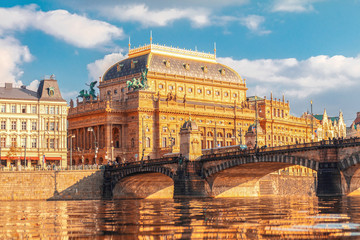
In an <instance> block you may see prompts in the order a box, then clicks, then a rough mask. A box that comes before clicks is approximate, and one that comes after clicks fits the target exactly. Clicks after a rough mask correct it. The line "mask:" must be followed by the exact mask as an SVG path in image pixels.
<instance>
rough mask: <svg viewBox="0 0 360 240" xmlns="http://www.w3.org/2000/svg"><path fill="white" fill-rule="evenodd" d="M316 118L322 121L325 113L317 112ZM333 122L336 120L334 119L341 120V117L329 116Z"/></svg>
mask: <svg viewBox="0 0 360 240" xmlns="http://www.w3.org/2000/svg"><path fill="white" fill-rule="evenodd" d="M314 118H316V119H317V120H320V121H322V120H323V118H324V115H323V114H321V115H320V114H315V115H314ZM328 118H329V119H330V120H331V121H332V122H334V121H337V122H338V121H339V117H328Z"/></svg>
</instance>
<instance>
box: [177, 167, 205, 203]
mask: <svg viewBox="0 0 360 240" xmlns="http://www.w3.org/2000/svg"><path fill="white" fill-rule="evenodd" d="M193 197H200V198H203V197H210V187H209V184H208V183H207V182H206V180H205V179H203V178H201V177H200V176H199V175H198V174H197V173H196V162H190V161H185V162H184V163H183V164H182V166H180V167H179V168H178V170H177V173H176V175H175V176H174V198H193Z"/></svg>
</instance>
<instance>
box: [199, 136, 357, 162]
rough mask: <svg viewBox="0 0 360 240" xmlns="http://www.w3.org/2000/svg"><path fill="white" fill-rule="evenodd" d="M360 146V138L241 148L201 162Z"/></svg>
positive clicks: (209, 155)
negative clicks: (254, 155)
mask: <svg viewBox="0 0 360 240" xmlns="http://www.w3.org/2000/svg"><path fill="white" fill-rule="evenodd" d="M354 144H355V145H360V138H348V139H328V140H322V141H319V142H312V143H301V144H293V145H284V146H277V147H266V148H257V149H245V150H241V149H240V148H239V149H238V150H236V151H231V152H224V153H213V154H206V155H203V156H201V160H203V161H207V160H216V159H220V158H231V157H232V156H248V155H253V154H272V153H279V152H282V151H283V152H292V151H303V150H310V149H314V148H321V147H334V146H337V147H346V146H350V145H354Z"/></svg>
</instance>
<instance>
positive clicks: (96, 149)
mask: <svg viewBox="0 0 360 240" xmlns="http://www.w3.org/2000/svg"><path fill="white" fill-rule="evenodd" d="M87 130H88V132H92V133H93V134H94V139H95V142H94V145H95V164H97V163H96V158H97V153H98V147H97V141H96V134H95V132H94V129H93V128H92V127H88V129H87Z"/></svg>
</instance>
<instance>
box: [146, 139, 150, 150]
mask: <svg viewBox="0 0 360 240" xmlns="http://www.w3.org/2000/svg"><path fill="white" fill-rule="evenodd" d="M146 147H147V148H150V137H147V138H146Z"/></svg>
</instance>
